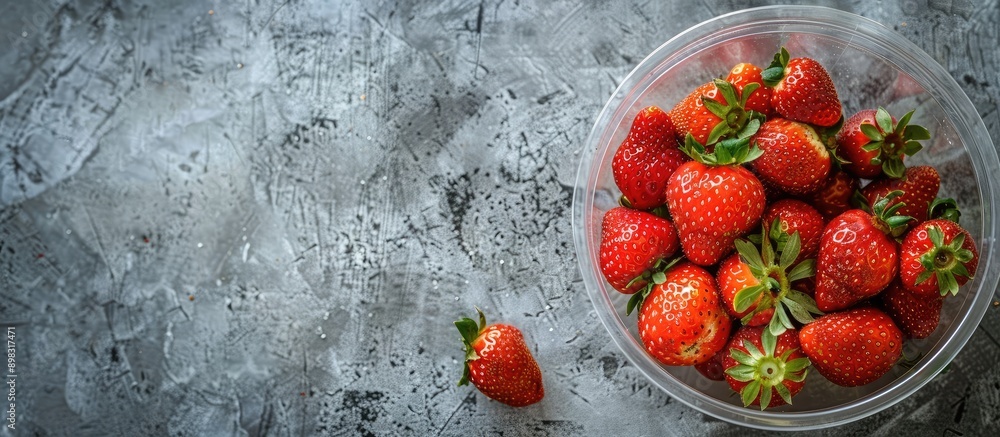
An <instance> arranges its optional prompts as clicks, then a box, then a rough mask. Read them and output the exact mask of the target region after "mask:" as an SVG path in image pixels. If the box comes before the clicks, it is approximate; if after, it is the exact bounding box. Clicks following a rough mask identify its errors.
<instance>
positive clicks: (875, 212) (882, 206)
mask: <svg viewBox="0 0 1000 437" xmlns="http://www.w3.org/2000/svg"><path fill="white" fill-rule="evenodd" d="M902 195H903V192H902V191H901V190H895V191H890V192H889V193H887V194H886V195H885V196H884V197H880V198H878V199H876V200H875V203H874V204H873V205H872V217H873V224H874V225H875V227H876V228H878V229H879V230H880V231H882V232H883V233H885V234H886V235H889V236H892V237H893V238H899V237H901V236H903V234H905V233H906V230H907V228H908V224H909V222H910V221H911V220H913V217H910V216H907V215H898V214H897V213H898V212H899V209H900V208H902V207H904V206H906V203H904V202H895V203H892V200H893V199H895V198H897V197H899V196H902Z"/></svg>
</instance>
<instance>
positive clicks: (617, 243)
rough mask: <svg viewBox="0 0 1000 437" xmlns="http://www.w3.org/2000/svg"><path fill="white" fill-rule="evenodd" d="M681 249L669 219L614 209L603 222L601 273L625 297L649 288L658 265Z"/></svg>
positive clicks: (635, 211)
mask: <svg viewBox="0 0 1000 437" xmlns="http://www.w3.org/2000/svg"><path fill="white" fill-rule="evenodd" d="M678 249H680V242H679V241H678V239H677V230H676V229H674V225H673V223H670V221H669V220H667V219H665V218H662V217H659V216H657V215H655V214H652V213H648V212H645V211H638V210H634V209H631V208H626V207H623V206H618V207H615V208H611V209H610V210H608V212H606V213H605V214H604V220H603V221H602V222H601V251H600V265H601V273H603V274H604V277H605V278H606V279H607V280H608V283H609V284H611V286H612V287H614V289H615V290H618V291H620V292H622V293H625V294H632V293H635V292H636V291H638V290H640V289H642V288H643V287H646V286H648V284H649V283H650V277H651V275H653V274H655V273H656V270H657V269H656V268H655V267H656V266H657V264H658V263H661V262H662V260H664V259H666V258H669V257H671V256H673V255H674V253H676V252H677V250H678Z"/></svg>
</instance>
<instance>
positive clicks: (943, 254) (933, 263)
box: [899, 219, 979, 297]
mask: <svg viewBox="0 0 1000 437" xmlns="http://www.w3.org/2000/svg"><path fill="white" fill-rule="evenodd" d="M978 266H979V251H977V250H976V243H975V241H974V240H973V238H972V236H971V235H969V232H968V231H966V230H965V229H963V228H962V227H961V226H959V224H958V223H955V222H953V221H950V220H944V219H935V220H928V221H926V222H924V223H922V224H920V225H918V226H917V227H915V228H913V229H911V230H910V231H909V232H907V233H906V237H904V238H903V245H902V248H901V249H900V260H899V277H900V280H901V281H902V283H903V287H905V288H906V289H907V290H909V291H910V292H912V293H914V294H917V295H919V296H926V297H934V296H943V297H947V296H948V295H949V294H950V295H955V294H958V289H959V287H961V286H962V285H965V283H966V282H968V280H969V279H971V278H972V277H973V276H974V275H975V274H976V268H977V267H978Z"/></svg>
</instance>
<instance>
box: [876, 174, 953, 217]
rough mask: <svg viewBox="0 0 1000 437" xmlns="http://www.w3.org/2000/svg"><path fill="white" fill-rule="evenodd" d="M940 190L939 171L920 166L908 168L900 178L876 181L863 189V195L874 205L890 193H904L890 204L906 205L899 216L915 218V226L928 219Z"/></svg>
mask: <svg viewBox="0 0 1000 437" xmlns="http://www.w3.org/2000/svg"><path fill="white" fill-rule="evenodd" d="M940 188H941V176H940V175H938V172H937V170H935V169H934V167H931V166H929V165H920V166H916V167H910V168H907V169H906V170H905V172H904V173H903V175H902V177H900V178H881V179H877V180H874V181H872V182H871V183H870V184H868V185H865V187H864V188H862V189H861V194H862V195H863V196H864V197H865V199H866V200H867V201H868V204H872V203H874V202H875V200H876V199H878V198H881V197H885V196H886V195H887V194H889V193H890V192H893V191H897V190H899V191H902V192H903V194H902V195H901V196H899V197H898V198H896V199H895V200H893V201H892V202H890V203H889V204H890V205H893V204H895V203H899V202H902V203H905V204H906V205H905V206H903V207H902V208H900V209H899V214H901V215H908V216H910V217H913V222H911V223H910V226H915V225H918V224H920V223H922V222H923V221H924V220H927V219H928V217H929V214H928V211H929V209H930V204H931V203H932V202H934V199H935V198H936V197H937V193H938V190H939V189H940Z"/></svg>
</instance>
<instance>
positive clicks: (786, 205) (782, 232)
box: [762, 199, 826, 262]
mask: <svg viewBox="0 0 1000 437" xmlns="http://www.w3.org/2000/svg"><path fill="white" fill-rule="evenodd" d="M762 222H763V223H764V224H765V225H768V224H770V226H771V229H770V230H769V234H770V236H771V239H772V240H774V241H776V242H778V249H779V250H781V248H782V247H783V246H784V243H785V241H786V240H787V239H788V236H789V235H791V234H792V233H795V232H798V233H799V239H800V240H801V246H802V247H801V248H800V249H799V257H798V258H796V261H797V262H799V261H804V260H806V259H810V258H815V257H816V253H817V252H819V241H820V238H821V237H822V236H823V227H824V226H825V225H826V221H825V220H823V216H822V215H820V213H819V211H816V208H813V207H812V206H810V205H809V204H808V203H805V202H803V201H801V200H797V199H781V200H778V201H776V202H773V203H771V204H768V205H767V208H765V209H764V215H763V219H762Z"/></svg>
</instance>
